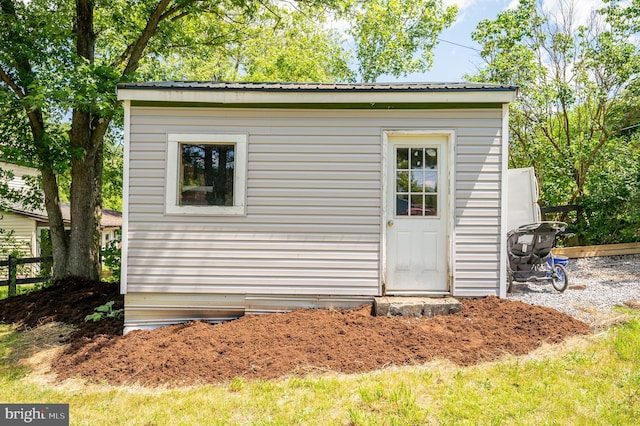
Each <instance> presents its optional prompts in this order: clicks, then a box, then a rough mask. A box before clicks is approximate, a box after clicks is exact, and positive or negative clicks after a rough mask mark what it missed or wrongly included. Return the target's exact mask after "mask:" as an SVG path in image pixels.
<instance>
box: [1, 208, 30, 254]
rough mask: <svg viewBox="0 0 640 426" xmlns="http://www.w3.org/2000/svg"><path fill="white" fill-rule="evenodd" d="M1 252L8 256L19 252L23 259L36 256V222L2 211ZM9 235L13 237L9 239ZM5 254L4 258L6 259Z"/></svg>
mask: <svg viewBox="0 0 640 426" xmlns="http://www.w3.org/2000/svg"><path fill="white" fill-rule="evenodd" d="M0 229H2V231H3V233H4V234H3V235H0V245H1V247H0V250H1V251H2V252H4V253H6V254H8V253H10V252H11V251H12V250H14V249H16V250H18V251H19V252H20V253H21V255H22V256H23V257H30V256H35V249H36V244H35V243H36V221H35V220H33V219H30V218H27V217H24V216H20V215H16V214H13V213H8V212H3V211H0ZM7 235H11V236H10V237H7ZM6 254H3V255H2V256H0V257H2V258H5V257H6Z"/></svg>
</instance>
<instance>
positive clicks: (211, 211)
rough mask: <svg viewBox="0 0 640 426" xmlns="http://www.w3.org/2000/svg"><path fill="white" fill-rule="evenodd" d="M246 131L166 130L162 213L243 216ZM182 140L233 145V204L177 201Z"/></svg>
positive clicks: (245, 176)
mask: <svg viewBox="0 0 640 426" xmlns="http://www.w3.org/2000/svg"><path fill="white" fill-rule="evenodd" d="M247 141H248V135H247V134H246V133H169V134H167V170H166V184H165V214H167V215H194V216H198V215H199V216H246V204H247V203H246V192H247V191H246V182H247ZM182 144H187V145H232V144H233V145H234V151H235V152H234V171H233V205H232V206H194V205H184V206H183V205H180V204H179V199H180V194H179V191H180V179H181V176H180V162H181V158H182V156H181V154H180V152H181V150H180V146H181V145H182Z"/></svg>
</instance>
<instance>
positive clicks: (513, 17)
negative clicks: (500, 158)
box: [473, 0, 640, 243]
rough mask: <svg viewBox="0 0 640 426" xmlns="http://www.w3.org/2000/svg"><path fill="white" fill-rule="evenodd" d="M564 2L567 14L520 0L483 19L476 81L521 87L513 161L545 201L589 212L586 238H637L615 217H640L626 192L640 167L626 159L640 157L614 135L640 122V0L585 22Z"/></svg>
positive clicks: (615, 5)
mask: <svg viewBox="0 0 640 426" xmlns="http://www.w3.org/2000/svg"><path fill="white" fill-rule="evenodd" d="M558 5H559V7H560V11H561V13H560V12H558V14H553V13H551V12H550V11H548V10H543V9H542V8H541V7H540V6H539V5H537V4H536V3H535V2H534V1H533V0H526V1H524V0H523V1H521V2H520V4H519V6H518V7H517V8H516V9H512V10H506V11H504V12H501V13H500V14H499V15H498V17H497V18H496V19H495V20H487V21H484V22H482V23H481V24H480V25H479V26H478V28H477V29H476V31H475V32H474V34H473V37H474V39H475V40H476V41H478V42H479V43H481V44H482V46H483V50H482V56H483V58H484V59H485V61H486V66H485V67H484V68H483V69H482V70H481V72H480V73H479V74H478V75H477V76H474V77H473V79H475V80H488V81H492V82H496V83H510V84H517V85H519V86H520V95H519V98H518V100H517V101H516V102H515V103H513V104H512V106H511V117H510V130H511V142H510V158H509V164H510V166H511V167H525V166H531V165H533V166H534V167H535V169H536V173H537V175H538V178H539V180H540V181H541V188H542V195H541V197H542V202H543V203H546V204H549V205H562V204H575V203H578V204H581V205H582V206H583V207H584V211H585V213H586V214H587V217H586V218H585V220H579V221H578V222H579V223H578V226H579V228H581V231H580V232H581V234H580V235H579V237H580V238H581V241H582V242H589V243H598V242H599V243H603V242H612V241H611V239H614V240H617V241H628V240H629V239H630V238H636V239H637V238H640V232H638V222H637V221H635V222H634V221H631V220H628V218H629V217H631V216H632V215H630V214H626V213H625V214H621V215H616V214H614V210H617V211H627V210H628V209H631V211H634V212H635V211H636V210H637V207H633V206H637V205H638V204H639V201H640V200H639V198H638V197H639V195H638V193H637V191H636V192H634V191H629V190H628V188H630V186H629V185H631V186H633V185H634V184H635V185H638V183H639V181H638V180H637V179H638V178H637V174H634V173H635V172H633V173H631V174H629V170H632V171H633V170H637V167H638V166H637V161H636V160H634V161H632V162H631V163H630V162H629V156H631V157H632V158H634V159H635V158H637V157H638V156H637V152H636V154H635V155H634V154H631V153H630V152H629V151H628V150H627V149H626V148H625V144H626V143H627V139H623V138H618V137H617V134H618V132H619V130H617V129H622V128H624V127H625V126H628V125H629V124H633V123H637V122H640V117H639V115H638V113H637V110H638V108H637V106H638V104H639V103H640V101H639V100H638V99H639V98H638V92H637V91H635V89H634V88H635V87H636V86H637V82H638V81H639V79H640V48H639V47H638V46H637V44H633V42H630V40H633V39H634V37H637V34H634V33H633V32H634V31H638V29H639V28H638V26H637V25H635V24H634V23H633V19H634V18H637V16H638V9H639V8H638V5H639V2H638V1H637V0H635V1H634V2H633V3H632V4H631V5H630V4H629V3H628V2H626V3H625V2H620V1H617V0H614V1H611V2H609V6H608V7H606V8H604V9H603V10H601V11H600V12H599V14H595V15H594V16H593V17H592V19H591V20H590V21H589V22H586V23H584V25H578V24H579V22H577V16H576V14H575V9H573V8H572V4H571V3H570V1H569V0H561V1H559V3H558ZM603 22H607V23H608V25H604V24H603ZM633 176H636V177H635V178H631V177H633ZM634 179H635V180H634ZM630 182H634V183H633V184H631V183H630ZM625 188H627V189H625ZM616 200H617V201H616ZM612 206H615V207H612ZM561 219H567V218H561ZM612 224H613V225H612ZM632 235H635V237H632Z"/></svg>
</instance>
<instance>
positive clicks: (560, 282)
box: [551, 264, 569, 293]
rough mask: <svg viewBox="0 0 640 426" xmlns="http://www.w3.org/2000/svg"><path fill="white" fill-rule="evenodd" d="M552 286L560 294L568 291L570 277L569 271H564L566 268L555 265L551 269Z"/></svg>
mask: <svg viewBox="0 0 640 426" xmlns="http://www.w3.org/2000/svg"><path fill="white" fill-rule="evenodd" d="M551 284H552V285H553V288H555V289H556V290H558V291H559V292H560V293H562V292H563V291H565V290H566V289H567V287H568V286H569V277H567V270H566V269H564V266H562V265H560V264H557V265H553V268H552V269H551Z"/></svg>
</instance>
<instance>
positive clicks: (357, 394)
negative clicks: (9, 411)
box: [0, 311, 640, 425]
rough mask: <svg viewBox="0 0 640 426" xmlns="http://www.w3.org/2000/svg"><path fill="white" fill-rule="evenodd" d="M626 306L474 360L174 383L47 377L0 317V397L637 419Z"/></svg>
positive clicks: (158, 410) (111, 408) (342, 415)
mask: <svg viewBox="0 0 640 426" xmlns="http://www.w3.org/2000/svg"><path fill="white" fill-rule="evenodd" d="M631 315H633V318H634V319H632V320H631V321H629V322H628V323H625V324H623V325H617V326H613V327H611V328H609V329H607V330H605V331H602V332H598V333H596V334H594V335H591V336H588V337H586V338H585V337H577V338H574V339H570V340H569V341H568V342H565V343H563V344H560V345H554V346H545V347H543V348H541V349H540V350H538V351H536V352H535V353H534V354H531V355H528V356H522V357H506V358H505V359H503V360H500V361H498V362H493V363H485V364H481V365H477V366H473V367H457V366H455V365H452V364H450V363H448V362H444V361H436V362H432V363H430V364H427V365H425V366H420V367H403V368H390V369H386V370H382V371H376V372H372V373H368V374H359V375H338V374H329V375H324V376H309V377H305V378H299V377H291V378H285V379H281V380H275V381H245V380H243V379H242V378H236V379H234V380H233V381H231V382H230V383H226V384H222V385H203V386H198V387H190V388H176V389H166V388H162V389H157V388H142V387H135V386H131V387H112V386H108V385H106V384H102V385H99V384H90V385H89V384H85V383H83V382H82V381H79V380H77V381H69V382H66V383H55V382H51V380H50V379H46V376H42V375H41V374H36V373H34V372H33V371H32V367H25V366H22V365H20V360H23V359H26V358H27V357H28V356H30V355H32V354H33V352H34V350H33V349H32V346H33V345H32V344H33V343H34V341H37V340H38V339H40V343H38V344H37V345H36V346H39V347H42V346H45V347H46V344H44V345H43V343H42V339H43V338H42V336H36V334H34V333H35V332H16V331H15V330H14V328H13V327H12V326H10V325H0V401H1V402H5V403H68V404H69V405H70V415H71V424H79V425H102V424H104V425H113V424H117V425H229V424H255V425H267V424H268V425H271V424H274V425H290V424H310V425H325V424H336V425H344V424H351V425H412V424H415V425H423V424H434V425H449V424H451V425H458V424H461V425H477V424H481V425H483V424H487V425H489V424H490V425H503V424H504V425H523V424H524V425H542V424H570V425H594V424H617V425H627V424H628V425H635V424H637V421H638V419H639V418H640V314H639V313H638V312H637V311H635V312H633V313H631ZM45 357H46V355H45ZM36 364H37V363H36Z"/></svg>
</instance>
